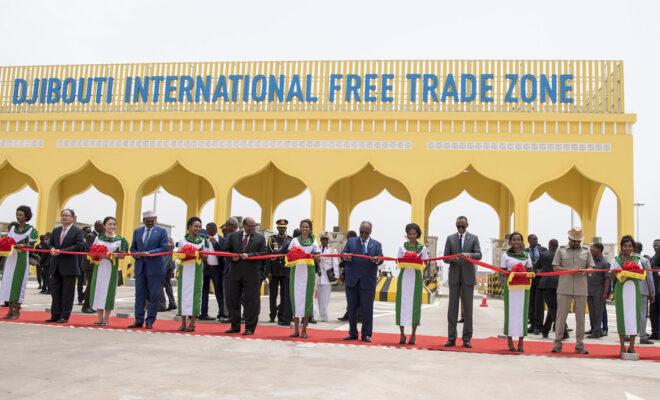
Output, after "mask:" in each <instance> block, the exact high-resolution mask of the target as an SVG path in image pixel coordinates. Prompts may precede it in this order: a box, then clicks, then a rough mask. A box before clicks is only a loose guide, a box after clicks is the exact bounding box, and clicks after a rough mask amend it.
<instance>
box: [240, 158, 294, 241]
mask: <svg viewBox="0 0 660 400" xmlns="http://www.w3.org/2000/svg"><path fill="white" fill-rule="evenodd" d="M234 188H235V189H236V191H238V192H239V193H240V194H242V195H243V196H246V197H249V198H251V199H253V200H255V201H256V202H257V203H258V204H259V206H260V207H261V227H262V228H264V229H271V228H272V227H273V222H274V221H273V219H274V217H273V213H274V212H275V209H276V208H277V206H279V205H280V204H282V202H283V201H284V200H287V199H290V198H292V197H296V196H297V195H299V194H300V193H302V192H304V191H305V189H306V185H305V184H304V183H303V182H302V181H301V180H300V179H297V178H295V177H293V176H291V175H288V174H287V173H285V172H283V171H282V170H280V169H279V168H277V167H276V166H275V165H274V164H273V163H268V165H266V166H265V167H264V168H263V169H261V170H260V171H258V172H257V173H255V174H252V175H250V176H246V177H244V178H242V179H240V180H239V181H237V182H236V185H234Z"/></svg>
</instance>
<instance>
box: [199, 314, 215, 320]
mask: <svg viewBox="0 0 660 400" xmlns="http://www.w3.org/2000/svg"><path fill="white" fill-rule="evenodd" d="M199 320H200V321H215V318H211V317H209V316H208V315H200V316H199Z"/></svg>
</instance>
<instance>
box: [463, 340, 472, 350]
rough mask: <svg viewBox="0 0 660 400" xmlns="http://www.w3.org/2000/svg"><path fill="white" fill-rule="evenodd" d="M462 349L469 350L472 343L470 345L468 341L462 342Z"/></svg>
mask: <svg viewBox="0 0 660 400" xmlns="http://www.w3.org/2000/svg"><path fill="white" fill-rule="evenodd" d="M463 347H465V348H466V349H471V348H472V343H470V341H469V340H464V341H463Z"/></svg>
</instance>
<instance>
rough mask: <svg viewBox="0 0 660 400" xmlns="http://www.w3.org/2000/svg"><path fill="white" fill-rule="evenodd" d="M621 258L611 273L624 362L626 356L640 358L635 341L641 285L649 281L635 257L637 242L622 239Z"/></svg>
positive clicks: (625, 238) (637, 329)
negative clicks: (637, 354)
mask: <svg viewBox="0 0 660 400" xmlns="http://www.w3.org/2000/svg"><path fill="white" fill-rule="evenodd" d="M619 245H620V246H621V247H620V248H621V254H619V255H618V256H616V257H614V260H613V261H612V269H611V273H612V275H613V278H615V284H614V305H615V308H616V327H617V331H618V332H619V342H620V344H621V352H620V354H621V358H625V357H626V354H636V352H635V337H636V336H637V332H638V331H639V327H638V324H639V319H640V318H639V316H640V303H641V296H640V282H641V281H643V280H645V279H646V271H645V270H644V268H643V267H642V265H641V262H640V258H639V257H638V256H635V255H634V254H633V252H634V250H635V240H634V239H633V238H632V236H630V235H626V236H624V237H622V238H621V242H620V243H619ZM626 336H630V344H629V346H628V349H626V345H625V342H626V339H625V337H626Z"/></svg>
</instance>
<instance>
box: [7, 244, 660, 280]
mask: <svg viewBox="0 0 660 400" xmlns="http://www.w3.org/2000/svg"><path fill="white" fill-rule="evenodd" d="M0 240H1V239H0ZM184 247H185V246H184ZM16 250H23V251H30V252H34V253H50V250H48V249H32V248H30V247H16ZM174 253H182V252H181V251H178V252H177V251H163V252H160V253H152V254H148V255H146V256H144V255H142V254H141V253H114V254H115V255H117V256H130V257H133V256H135V255H137V256H141V257H161V256H167V255H171V254H174ZM60 254H64V255H73V256H86V255H88V254H90V252H84V251H64V250H61V251H60ZM199 254H207V255H213V256H218V257H230V258H231V257H238V256H239V254H237V253H228V252H226V251H200V252H199ZM285 255H286V254H265V255H261V256H250V257H248V258H247V260H248V261H257V260H272V259H274V258H279V257H284V256H285ZM310 256H316V257H355V258H364V259H368V260H371V259H377V260H382V261H397V260H398V259H397V258H395V257H386V256H376V257H373V256H368V255H365V254H350V253H343V254H313V255H310ZM460 258H462V259H463V260H465V261H467V262H469V263H471V264H474V265H479V266H481V267H484V268H487V269H490V270H492V271H495V272H499V273H500V274H504V275H509V274H511V273H512V272H510V271H507V270H505V269H502V268H499V267H496V266H494V265H490V264H488V263H485V262H483V261H479V260H475V259H473V258H469V257H459V256H458V255H451V256H441V257H430V258H422V259H421V260H422V261H445V260H458V259H460ZM582 271H584V270H582ZM582 271H578V270H567V271H553V272H541V273H538V274H536V276H560V275H570V274H577V273H580V272H582ZM646 271H647V272H660V269H650V270H646ZM587 272H588V273H599V272H600V273H609V272H610V270H602V269H589V270H588V271H587ZM516 274H518V272H516ZM520 274H522V273H520Z"/></svg>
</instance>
